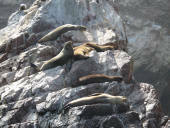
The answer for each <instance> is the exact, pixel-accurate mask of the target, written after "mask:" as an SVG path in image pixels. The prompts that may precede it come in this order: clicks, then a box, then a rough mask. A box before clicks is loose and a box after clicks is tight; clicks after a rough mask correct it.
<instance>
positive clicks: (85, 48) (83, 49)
mask: <svg viewBox="0 0 170 128" xmlns="http://www.w3.org/2000/svg"><path fill="white" fill-rule="evenodd" d="M73 49H74V59H75V60H79V59H87V58H89V56H88V55H89V53H90V52H91V51H92V50H96V51H97V52H104V51H106V50H116V49H118V44H117V43H107V44H103V45H98V44H96V43H93V42H87V43H84V44H82V45H80V46H77V47H74V48H73Z"/></svg>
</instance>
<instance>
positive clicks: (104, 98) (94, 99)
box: [62, 93, 127, 111]
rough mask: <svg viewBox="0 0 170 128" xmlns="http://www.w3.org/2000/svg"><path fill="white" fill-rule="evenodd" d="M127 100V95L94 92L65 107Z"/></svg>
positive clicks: (115, 102) (117, 102) (64, 108)
mask: <svg viewBox="0 0 170 128" xmlns="http://www.w3.org/2000/svg"><path fill="white" fill-rule="evenodd" d="M126 101H127V98H126V97H125V96H112V95H109V94H106V93H94V94H92V95H90V96H87V97H82V98H79V99H76V100H73V101H71V102H69V103H67V104H66V105H64V107H63V109H62V110H64V111H66V110H68V109H70V108H72V107H77V106H82V105H92V104H99V103H103V104H108V103H109V104H122V103H124V102H126Z"/></svg>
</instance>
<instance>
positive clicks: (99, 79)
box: [72, 74, 123, 87]
mask: <svg viewBox="0 0 170 128" xmlns="http://www.w3.org/2000/svg"><path fill="white" fill-rule="evenodd" d="M122 80H123V77H121V76H108V75H104V74H92V75H87V76H83V77H80V78H79V79H78V82H77V83H76V84H75V85H72V87H76V86H79V85H87V84H92V83H104V82H112V81H117V82H122Z"/></svg>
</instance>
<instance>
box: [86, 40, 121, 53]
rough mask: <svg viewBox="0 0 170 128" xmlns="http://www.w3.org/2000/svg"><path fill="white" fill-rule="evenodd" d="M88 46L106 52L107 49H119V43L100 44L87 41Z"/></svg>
mask: <svg viewBox="0 0 170 128" xmlns="http://www.w3.org/2000/svg"><path fill="white" fill-rule="evenodd" d="M86 46H89V47H91V48H94V49H95V50H96V51H97V52H104V51H107V50H117V49H118V44H117V43H106V44H103V45H98V44H95V43H93V42H87V43H86Z"/></svg>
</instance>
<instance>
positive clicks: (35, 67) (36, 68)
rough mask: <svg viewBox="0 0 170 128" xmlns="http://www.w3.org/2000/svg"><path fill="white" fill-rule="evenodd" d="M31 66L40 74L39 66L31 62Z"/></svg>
mask: <svg viewBox="0 0 170 128" xmlns="http://www.w3.org/2000/svg"><path fill="white" fill-rule="evenodd" d="M30 66H31V67H32V68H33V69H34V70H35V71H36V72H39V71H40V69H39V68H38V66H37V65H35V64H33V63H31V62H30Z"/></svg>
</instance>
